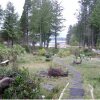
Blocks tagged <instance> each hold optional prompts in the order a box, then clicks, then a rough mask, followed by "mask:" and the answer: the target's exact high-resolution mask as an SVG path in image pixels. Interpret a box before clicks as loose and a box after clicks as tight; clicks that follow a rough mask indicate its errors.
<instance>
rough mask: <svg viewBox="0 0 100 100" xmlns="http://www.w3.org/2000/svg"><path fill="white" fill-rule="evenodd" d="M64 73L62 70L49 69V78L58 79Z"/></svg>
mask: <svg viewBox="0 0 100 100" xmlns="http://www.w3.org/2000/svg"><path fill="white" fill-rule="evenodd" d="M62 74H63V71H62V69H61V68H51V67H50V68H49V70H48V76H53V77H58V76H62Z"/></svg>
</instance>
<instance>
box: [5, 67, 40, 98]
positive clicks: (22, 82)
mask: <svg viewBox="0 0 100 100" xmlns="http://www.w3.org/2000/svg"><path fill="white" fill-rule="evenodd" d="M15 73H16V74H14V76H13V73H12V76H13V78H14V79H15V81H14V82H13V83H12V84H11V85H10V87H9V88H8V89H6V90H5V91H4V94H3V99H34V98H35V99H38V98H39V97H40V95H41V93H40V79H39V78H37V79H36V78H30V76H29V72H28V70H27V69H25V68H24V69H22V70H18V71H17V72H15ZM10 75H11V73H10Z"/></svg>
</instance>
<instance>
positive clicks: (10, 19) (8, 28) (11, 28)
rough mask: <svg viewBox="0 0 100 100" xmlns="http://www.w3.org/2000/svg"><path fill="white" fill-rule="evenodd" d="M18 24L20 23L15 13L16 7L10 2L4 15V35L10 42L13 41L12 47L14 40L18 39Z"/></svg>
mask: <svg viewBox="0 0 100 100" xmlns="http://www.w3.org/2000/svg"><path fill="white" fill-rule="evenodd" d="M17 22H18V14H17V13H15V10H14V6H13V4H12V3H11V2H8V4H7V8H6V10H5V15H4V24H3V32H2V35H3V36H5V37H6V38H7V41H8V43H9V40H11V41H12V46H13V43H14V40H15V39H16V38H17V35H18V33H17Z"/></svg>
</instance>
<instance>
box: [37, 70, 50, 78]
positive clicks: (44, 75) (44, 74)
mask: <svg viewBox="0 0 100 100" xmlns="http://www.w3.org/2000/svg"><path fill="white" fill-rule="evenodd" d="M38 75H39V76H40V77H46V76H48V72H46V71H40V72H39V74H38Z"/></svg>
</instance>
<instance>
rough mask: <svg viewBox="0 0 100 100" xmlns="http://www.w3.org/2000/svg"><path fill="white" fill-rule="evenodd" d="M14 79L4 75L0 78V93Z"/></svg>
mask: <svg viewBox="0 0 100 100" xmlns="http://www.w3.org/2000/svg"><path fill="white" fill-rule="evenodd" d="M13 81H14V79H12V78H9V77H5V78H3V79H1V80H0V94H2V93H3V92H4V90H5V89H6V88H8V87H9V85H10V84H11V83H12V82H13Z"/></svg>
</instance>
